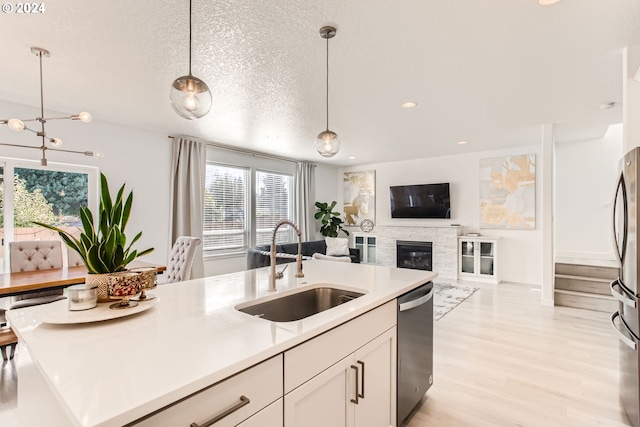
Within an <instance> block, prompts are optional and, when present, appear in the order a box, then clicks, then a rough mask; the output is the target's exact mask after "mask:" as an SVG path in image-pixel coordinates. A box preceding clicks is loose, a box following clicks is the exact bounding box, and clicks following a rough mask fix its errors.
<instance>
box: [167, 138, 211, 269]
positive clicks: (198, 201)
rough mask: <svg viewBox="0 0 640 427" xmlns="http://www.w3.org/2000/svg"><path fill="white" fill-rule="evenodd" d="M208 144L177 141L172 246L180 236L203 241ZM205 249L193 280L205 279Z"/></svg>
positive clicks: (198, 254) (197, 259) (173, 169)
mask: <svg viewBox="0 0 640 427" xmlns="http://www.w3.org/2000/svg"><path fill="white" fill-rule="evenodd" d="M205 167H206V144H205V143H203V142H201V141H194V140H191V139H187V138H183V137H174V138H173V154H172V157H171V236H170V237H171V244H172V245H173V243H174V242H175V241H176V239H177V238H178V237H179V236H192V237H199V238H200V239H201V240H202V225H203V207H202V205H203V200H204V177H205ZM202 246H203V245H200V246H198V248H197V250H196V254H195V258H194V260H193V267H192V269H191V278H194V279H196V278H200V277H204V260H203V257H202Z"/></svg>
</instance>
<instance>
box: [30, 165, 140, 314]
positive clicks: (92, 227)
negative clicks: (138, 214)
mask: <svg viewBox="0 0 640 427" xmlns="http://www.w3.org/2000/svg"><path fill="white" fill-rule="evenodd" d="M124 187H125V184H122V187H120V189H119V190H118V193H117V195H116V197H115V199H113V200H112V199H111V194H110V192H109V184H108V182H107V178H106V177H105V176H104V174H102V173H101V174H100V212H99V215H98V217H97V218H96V219H95V220H94V217H93V215H92V214H91V211H90V210H89V208H87V207H82V208H80V220H81V221H82V232H81V233H80V237H79V238H76V237H74V236H72V235H71V234H70V233H69V232H67V231H65V230H62V229H60V228H58V227H55V226H53V225H49V224H45V223H42V222H34V223H35V224H37V225H39V226H42V227H45V228H48V229H50V230H53V231H56V232H58V234H59V235H60V238H61V239H62V240H63V241H64V242H65V244H66V245H67V246H69V247H70V248H71V249H73V250H74V251H76V252H77V253H78V254H79V255H80V257H81V258H82V260H83V261H84V263H85V265H86V267H87V272H88V275H87V278H86V282H85V283H86V284H87V285H89V286H91V285H92V284H96V282H97V285H98V301H99V302H104V301H108V300H109V290H108V286H109V281H108V277H109V276H108V275H109V274H110V273H118V272H122V271H126V267H127V264H129V263H130V262H131V261H133V260H134V259H136V258H138V257H141V256H143V255H147V254H149V253H151V252H152V251H153V248H149V249H145V250H143V251H140V252H138V251H137V250H136V249H133V248H132V246H133V244H134V243H136V242H137V241H138V240H139V239H140V237H141V236H142V231H141V232H139V233H138V234H136V235H135V237H134V238H133V239H132V240H131V242H130V243H129V244H127V237H126V235H125V228H126V226H127V222H128V221H129V214H130V213H131V205H132V204H133V191H131V192H129V194H128V196H127V198H126V199H125V200H124V202H123V194H124Z"/></svg>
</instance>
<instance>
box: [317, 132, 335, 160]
mask: <svg viewBox="0 0 640 427" xmlns="http://www.w3.org/2000/svg"><path fill="white" fill-rule="evenodd" d="M340 144H341V143H340V139H339V138H338V134H337V133H335V132H332V131H330V130H329V129H327V130H325V131H322V132H320V133H319V134H318V136H317V137H316V144H315V147H316V151H317V152H318V153H319V154H320V155H321V156H322V157H333V156H335V155H336V154H337V153H338V151H340Z"/></svg>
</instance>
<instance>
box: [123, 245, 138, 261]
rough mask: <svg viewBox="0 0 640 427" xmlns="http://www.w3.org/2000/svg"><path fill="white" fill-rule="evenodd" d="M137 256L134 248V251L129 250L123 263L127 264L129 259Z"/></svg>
mask: <svg viewBox="0 0 640 427" xmlns="http://www.w3.org/2000/svg"><path fill="white" fill-rule="evenodd" d="M137 257H138V251H136V250H135V249H134V251H133V252H131V253H130V254H129V256H128V257H127V258H125V260H124V263H125V264H129V263H130V262H131V261H133V260H134V259H136V258H137Z"/></svg>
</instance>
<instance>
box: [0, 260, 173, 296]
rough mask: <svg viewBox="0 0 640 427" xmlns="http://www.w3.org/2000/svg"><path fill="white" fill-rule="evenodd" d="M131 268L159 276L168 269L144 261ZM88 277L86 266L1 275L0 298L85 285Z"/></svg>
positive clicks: (134, 262) (133, 264)
mask: <svg viewBox="0 0 640 427" xmlns="http://www.w3.org/2000/svg"><path fill="white" fill-rule="evenodd" d="M129 267H130V268H141V267H155V268H156V270H157V271H158V274H162V273H163V272H164V271H165V270H166V269H167V268H166V266H163V265H157V264H151V263H148V262H143V261H133V262H132V263H130V264H129ZM86 275H87V267H86V266H84V265H77V266H73V267H62V268H51V269H47V270H34V271H19V272H11V273H4V274H0V298H3V297H10V296H14V295H21V294H27V293H29V292H36V291H43V290H50V289H58V288H66V287H67V286H71V285H78V284H81V283H84V279H85V276H86Z"/></svg>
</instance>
